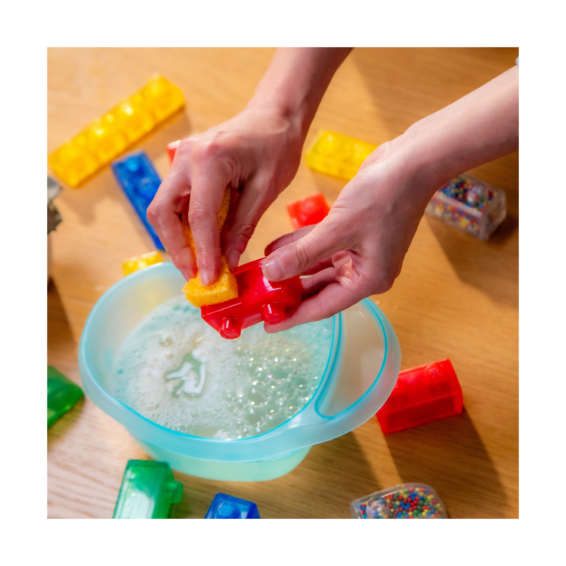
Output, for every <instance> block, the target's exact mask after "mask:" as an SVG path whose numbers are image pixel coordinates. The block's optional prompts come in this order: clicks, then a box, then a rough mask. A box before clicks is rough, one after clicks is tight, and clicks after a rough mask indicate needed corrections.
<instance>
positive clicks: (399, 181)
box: [263, 137, 438, 332]
mask: <svg viewBox="0 0 566 566" xmlns="http://www.w3.org/2000/svg"><path fill="white" fill-rule="evenodd" d="M403 146H404V140H403V138H402V137H401V138H397V139H396V140H394V141H393V142H390V143H388V144H384V145H382V146H380V147H379V148H378V149H376V150H375V151H374V152H373V153H372V154H371V155H370V156H369V157H368V159H366V161H365V162H364V163H363V165H362V167H361V168H360V171H359V172H358V174H357V175H356V177H354V179H352V181H351V182H350V183H348V185H346V186H345V187H344V189H343V190H342V192H341V193H340V196H339V197H338V199H337V200H336V202H335V203H334V205H333V206H332V209H331V210H330V213H329V214H328V216H327V217H326V218H325V219H324V220H323V221H322V222H320V223H319V224H318V225H316V226H307V227H305V228H302V229H301V230H297V231H295V232H292V233H290V234H287V235H285V236H283V237H281V238H279V239H277V240H275V241H274V242H272V243H271V244H270V245H269V246H268V247H267V248H266V250H265V253H266V255H267V254H269V257H268V258H267V260H266V262H265V264H264V269H263V270H264V274H265V276H266V277H267V278H268V279H269V280H271V281H279V280H282V279H288V278H289V277H293V276H295V275H310V277H305V278H303V279H302V283H303V291H304V297H307V298H306V299H304V300H303V302H302V304H301V305H300V306H299V308H298V309H297V310H296V311H295V312H294V313H293V314H292V316H291V317H290V318H288V319H287V320H285V321H284V322H282V323H280V324H277V325H266V326H265V329H266V331H267V332H280V331H282V330H286V329H288V328H291V327H293V326H296V325H298V324H304V323H306V322H313V321H316V320H321V319H323V318H327V317H329V316H332V315H334V314H336V313H338V312H340V311H342V310H344V309H346V308H348V307H350V306H352V305H353V304H355V303H357V302H358V301H360V300H361V299H363V298H365V297H368V296H369V295H373V294H376V293H384V292H385V291H387V290H388V289H390V288H391V286H392V285H393V282H394V280H395V278H396V277H397V276H398V275H399V273H400V271H401V266H402V265H403V259H404V257H405V254H406V253H407V249H408V248H409V244H410V243H411V240H412V239H413V236H414V234H415V232H416V230H417V226H418V224H419V220H420V218H421V217H422V215H423V213H424V209H425V207H426V205H427V203H428V201H429V199H430V196H431V193H432V192H434V189H435V186H434V182H432V181H431V182H428V181H426V180H425V179H424V178H420V177H418V176H417V175H416V171H413V170H411V168H410V167H408V166H407V161H406V160H405V159H404V156H405V155H404V151H403ZM436 188H438V187H436Z"/></svg>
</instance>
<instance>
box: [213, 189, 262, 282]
mask: <svg viewBox="0 0 566 566" xmlns="http://www.w3.org/2000/svg"><path fill="white" fill-rule="evenodd" d="M265 188H266V184H265V183H263V182H262V180H261V179H257V178H256V179H252V180H251V181H249V182H248V183H247V184H246V186H245V187H244V188H243V190H242V191H241V193H240V196H239V198H238V200H237V202H236V203H235V204H234V206H233V208H232V209H231V211H230V214H229V216H228V218H227V220H226V225H225V227H224V230H223V231H222V248H223V249H224V250H225V255H226V261H227V262H228V267H229V268H230V270H232V271H233V270H234V269H236V267H238V262H239V260H240V256H241V255H242V254H243V253H244V250H245V249H246V246H247V245H248V242H249V240H250V238H251V237H252V235H253V233H254V231H255V229H256V227H257V224H258V222H259V221H260V219H261V217H262V216H263V214H264V212H265V211H266V210H267V209H268V207H269V205H270V204H271V203H272V202H273V199H272V198H270V193H268V192H267V191H266V190H265Z"/></svg>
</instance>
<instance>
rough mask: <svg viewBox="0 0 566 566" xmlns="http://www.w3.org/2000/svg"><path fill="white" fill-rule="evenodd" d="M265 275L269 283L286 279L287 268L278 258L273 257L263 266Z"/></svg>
mask: <svg viewBox="0 0 566 566" xmlns="http://www.w3.org/2000/svg"><path fill="white" fill-rule="evenodd" d="M263 274H264V275H265V277H267V279H268V280H269V281H279V280H280V279H284V278H285V268H284V267H283V264H282V263H281V260H280V259H279V258H278V257H273V258H271V259H269V260H267V261H266V262H265V263H264V264H263Z"/></svg>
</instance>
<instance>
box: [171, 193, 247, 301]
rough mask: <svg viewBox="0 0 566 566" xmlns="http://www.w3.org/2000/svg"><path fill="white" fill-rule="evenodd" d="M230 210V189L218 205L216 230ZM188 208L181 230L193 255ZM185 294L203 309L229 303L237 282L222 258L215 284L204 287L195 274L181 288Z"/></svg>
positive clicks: (193, 247) (236, 291)
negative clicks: (206, 306) (225, 302)
mask: <svg viewBox="0 0 566 566" xmlns="http://www.w3.org/2000/svg"><path fill="white" fill-rule="evenodd" d="M229 208H230V188H227V189H226V190H225V191H224V197H223V198H222V203H221V204H220V210H219V211H218V228H219V229H220V230H222V227H223V226H224V222H226V218H227V216H228V210H229ZM188 214H189V207H187V208H186V209H185V211H184V212H183V218H182V223H183V230H184V232H185V241H186V242H187V245H188V246H189V247H190V248H191V249H192V250H193V254H194V253H195V242H194V240H193V234H192V232H191V228H190V226H189V218H188ZM183 291H184V292H185V297H186V298H187V300H188V301H190V302H191V303H192V304H193V305H194V306H195V307H203V306H205V305H216V304H217V303H223V302H224V301H229V300H230V299H235V298H236V297H237V296H238V282H237V281H236V276H235V275H234V274H233V273H232V272H231V271H230V269H228V264H227V263H226V260H225V259H224V258H222V263H221V264H220V275H219V276H218V279H217V280H216V282H215V283H213V284H212V285H208V286H206V287H204V286H203V285H202V283H201V282H200V277H199V275H198V274H197V276H196V277H193V279H191V280H190V281H189V282H188V283H186V284H185V286H184V287H183Z"/></svg>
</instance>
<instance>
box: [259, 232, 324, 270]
mask: <svg viewBox="0 0 566 566" xmlns="http://www.w3.org/2000/svg"><path fill="white" fill-rule="evenodd" d="M314 228H315V226H314V225H313V226H303V228H299V229H298V230H295V231H294V232H290V233H289V234H285V235H284V236H281V237H280V238H277V239H276V240H273V242H271V243H270V244H268V245H267V247H266V248H265V252H264V255H266V256H268V255H270V254H271V253H272V252H274V251H275V250H278V249H279V248H282V247H283V246H285V245H287V244H289V243H292V242H294V241H296V240H298V239H299V238H301V237H302V236H305V235H306V234H308V233H309V232H312V231H313V230H314ZM331 266H332V258H330V257H327V258H324V259H323V260H321V261H319V262H318V263H317V264H315V265H313V266H312V267H310V268H309V269H306V270H305V271H304V272H303V273H302V274H301V275H312V274H313V273H318V272H319V271H320V270H322V269H325V268H327V267H331Z"/></svg>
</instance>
